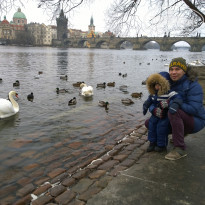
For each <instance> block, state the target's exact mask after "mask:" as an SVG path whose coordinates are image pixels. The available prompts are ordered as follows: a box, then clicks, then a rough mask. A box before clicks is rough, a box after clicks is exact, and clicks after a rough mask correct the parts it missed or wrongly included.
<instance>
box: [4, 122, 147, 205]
mask: <svg viewBox="0 0 205 205" xmlns="http://www.w3.org/2000/svg"><path fill="white" fill-rule="evenodd" d="M143 124H144V123H143V122H141V124H139V125H137V126H136V128H135V129H134V130H132V132H130V133H128V134H127V135H125V136H124V138H123V139H120V140H119V141H118V142H116V144H115V145H108V146H106V147H105V150H106V151H105V153H104V154H103V155H102V156H99V158H96V159H95V160H92V161H90V162H85V163H84V164H82V165H81V166H77V167H73V168H72V169H69V170H66V169H64V168H60V167H59V168H57V169H55V170H53V171H51V172H50V173H49V174H48V176H49V180H47V182H42V184H41V185H39V186H38V187H34V185H33V184H31V183H30V184H27V185H26V186H25V187H23V188H22V189H20V190H18V192H17V193H16V194H17V196H19V197H20V198H21V199H20V200H18V201H16V202H15V203H13V204H15V205H20V204H32V205H43V204H50V205H51V204H70V205H84V204H86V202H87V200H89V199H90V198H92V197H93V196H94V195H95V194H97V193H98V192H100V191H101V190H102V189H104V188H105V187H106V186H107V185H108V183H109V181H111V180H112V179H113V177H115V176H117V175H118V174H120V171H122V170H126V169H128V168H129V167H131V166H132V165H133V164H134V163H136V162H137V161H138V160H139V158H140V157H141V156H142V155H143V154H144V153H145V152H146V149H147V146H148V142H147V129H146V128H145V126H144V125H143ZM3 204H7V203H3Z"/></svg>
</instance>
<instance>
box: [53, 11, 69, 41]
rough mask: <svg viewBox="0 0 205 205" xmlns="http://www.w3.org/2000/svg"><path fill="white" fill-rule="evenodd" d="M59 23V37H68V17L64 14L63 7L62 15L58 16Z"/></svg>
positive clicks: (57, 21)
mask: <svg viewBox="0 0 205 205" xmlns="http://www.w3.org/2000/svg"><path fill="white" fill-rule="evenodd" d="M56 23H57V39H58V40H60V41H62V40H64V39H66V38H67V31H68V28H67V25H68V19H67V18H66V16H65V15H64V12H63V9H61V12H60V16H59V17H58V18H56Z"/></svg>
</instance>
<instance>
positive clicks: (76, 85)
mask: <svg viewBox="0 0 205 205" xmlns="http://www.w3.org/2000/svg"><path fill="white" fill-rule="evenodd" d="M82 83H84V81H80V82H76V83H73V86H74V87H80V84H82Z"/></svg>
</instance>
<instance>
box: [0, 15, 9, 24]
mask: <svg viewBox="0 0 205 205" xmlns="http://www.w3.org/2000/svg"><path fill="white" fill-rule="evenodd" d="M1 23H2V24H9V22H8V21H7V20H6V16H4V20H3V21H2V22H1Z"/></svg>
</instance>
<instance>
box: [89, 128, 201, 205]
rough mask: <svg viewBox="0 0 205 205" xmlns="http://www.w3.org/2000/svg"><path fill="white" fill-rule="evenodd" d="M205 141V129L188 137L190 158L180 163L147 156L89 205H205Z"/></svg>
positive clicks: (147, 154)
mask: <svg viewBox="0 0 205 205" xmlns="http://www.w3.org/2000/svg"><path fill="white" fill-rule="evenodd" d="M204 138H205V129H203V130H202V131H200V132H198V133H196V134H192V135H188V136H187V137H186V138H185V142H186V145H187V153H188V155H187V157H185V158H182V159H180V160H176V161H169V160H166V159H164V155H165V154H166V153H161V154H159V153H153V152H152V153H145V154H144V155H143V156H142V157H141V158H140V159H139V161H137V163H135V164H134V165H133V166H131V167H130V168H129V169H127V170H124V171H122V172H121V173H120V175H118V177H116V178H114V179H113V180H112V181H111V182H110V183H109V185H108V186H107V187H106V188H105V189H104V190H102V191H101V192H100V193H99V194H97V195H95V196H94V197H93V198H91V199H90V200H88V202H87V205H110V204H112V205H118V204H120V205H128V204H129V205H136V204H138V205H153V204H157V205H164V204H166V205H173V204H175V205H195V204H200V205H204V204H205V195H204V189H203V187H204V183H205V178H204V171H205V150H204V147H203V146H201V144H203V143H204ZM170 148H171V146H170V145H169V149H170Z"/></svg>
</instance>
